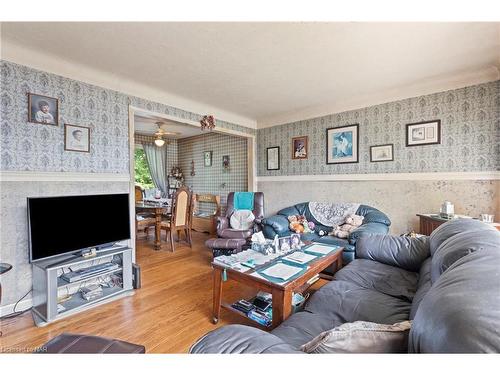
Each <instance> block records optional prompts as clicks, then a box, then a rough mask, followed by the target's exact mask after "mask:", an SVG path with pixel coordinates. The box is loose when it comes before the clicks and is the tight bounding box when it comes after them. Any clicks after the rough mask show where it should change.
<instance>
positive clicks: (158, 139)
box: [155, 138, 165, 147]
mask: <svg viewBox="0 0 500 375" xmlns="http://www.w3.org/2000/svg"><path fill="white" fill-rule="evenodd" d="M164 144H165V141H164V140H163V139H161V138H156V139H155V145H156V146H158V147H162V146H163V145H164Z"/></svg>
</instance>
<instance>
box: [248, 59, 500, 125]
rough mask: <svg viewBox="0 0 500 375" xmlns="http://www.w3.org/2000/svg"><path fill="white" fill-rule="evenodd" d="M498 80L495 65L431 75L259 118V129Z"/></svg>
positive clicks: (498, 73) (498, 71)
mask: <svg viewBox="0 0 500 375" xmlns="http://www.w3.org/2000/svg"><path fill="white" fill-rule="evenodd" d="M498 79H500V70H499V68H498V67H496V66H489V67H486V68H483V69H481V70H473V71H468V72H462V73H461V74H454V75H446V76H441V77H431V78H429V79H427V80H422V81H418V82H416V83H414V84H409V85H406V86H404V87H399V88H395V89H391V90H387V91H379V92H376V93H372V94H365V95H358V96H356V97H355V98H346V99H344V100H340V101H337V102H335V103H327V104H323V105H318V106H312V107H308V108H303V109H300V110H298V111H290V112H286V113H281V114H276V115H272V116H268V117H265V118H261V119H257V129H264V128H269V127H272V126H276V125H284V124H288V123H291V122H296V121H302V120H307V119H312V118H317V117H322V116H328V115H332V114H336V113H342V112H346V111H352V110H356V109H361V108H367V107H371V106H374V105H380V104H384V103H390V102H394V101H398V100H403V99H408V98H414V97H418V96H422V95H430V94H435V93H438V92H444V91H449V90H456V89H461V88H464V87H467V86H474V85H478V84H481V83H487V82H493V81H496V80H498Z"/></svg>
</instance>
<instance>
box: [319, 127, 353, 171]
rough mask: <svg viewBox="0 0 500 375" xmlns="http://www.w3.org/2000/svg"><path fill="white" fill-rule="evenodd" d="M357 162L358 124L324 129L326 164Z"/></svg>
mask: <svg viewBox="0 0 500 375" xmlns="http://www.w3.org/2000/svg"><path fill="white" fill-rule="evenodd" d="M357 162H359V124H354V125H347V126H339V127H336V128H330V129H326V164H341V163H357Z"/></svg>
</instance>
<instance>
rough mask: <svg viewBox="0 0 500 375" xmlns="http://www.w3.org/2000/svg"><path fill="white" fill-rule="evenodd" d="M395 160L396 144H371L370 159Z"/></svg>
mask: <svg viewBox="0 0 500 375" xmlns="http://www.w3.org/2000/svg"><path fill="white" fill-rule="evenodd" d="M393 160H394V145H393V144H388V145H379V146H370V161H372V162H377V161H393Z"/></svg>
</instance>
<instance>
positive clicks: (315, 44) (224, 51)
mask: <svg viewBox="0 0 500 375" xmlns="http://www.w3.org/2000/svg"><path fill="white" fill-rule="evenodd" d="M499 25H500V23H47V22H41V23H2V39H4V40H7V41H10V42H11V43H15V44H18V45H22V46H24V47H26V48H29V49H30V50H40V51H42V52H44V53H47V54H52V55H54V56H59V57H61V58H64V59H65V61H73V62H75V63H78V64H81V65H84V66H88V67H90V68H92V69H94V70H97V71H102V72H110V73H113V74H115V75H117V76H120V77H123V78H124V79H125V78H126V79H129V80H134V81H136V82H139V83H141V84H143V85H146V86H148V87H152V88H154V89H156V90H163V91H165V92H169V93H174V94H176V95H178V96H180V97H184V98H189V99H190V100H193V101H197V102H199V103H205V104H208V105H211V106H214V107H215V108H221V109H223V110H226V111H228V112H230V113H235V114H238V115H241V116H245V117H246V118H250V119H254V120H257V121H258V122H259V123H260V122H262V123H266V121H267V122H268V120H269V119H270V118H273V117H274V118H277V116H278V117H279V116H280V115H281V114H285V113H291V112H297V111H300V110H304V109H307V108H314V107H319V106H324V105H327V104H331V103H339V102H342V101H346V100H347V99H351V98H358V97H367V96H370V95H371V96H374V95H381V93H383V92H389V91H390V90H396V89H400V88H405V87H410V86H414V85H418V84H419V82H424V81H429V80H432V81H435V82H440V81H443V80H445V78H446V77H456V76H457V75H464V74H473V73H474V72H477V71H480V70H484V69H490V71H491V69H494V71H495V72H496V75H497V78H498V68H499V66H500V26H499Z"/></svg>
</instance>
